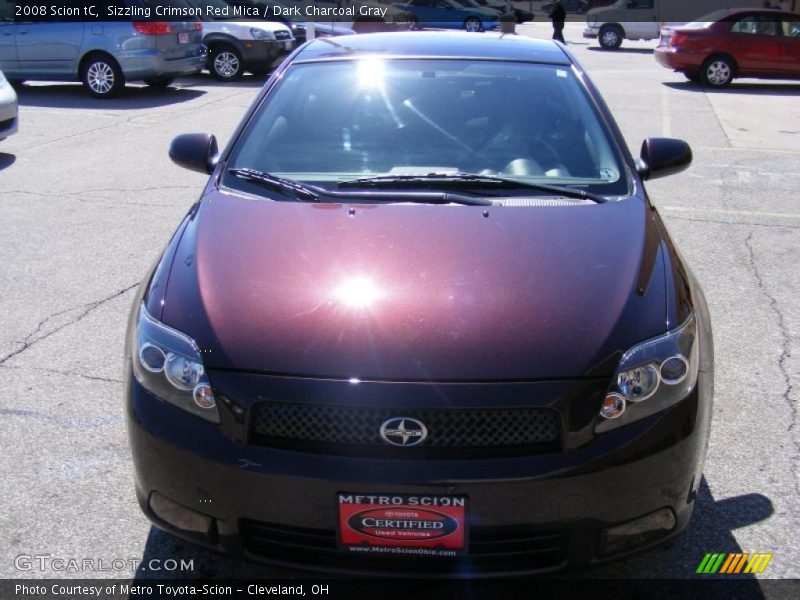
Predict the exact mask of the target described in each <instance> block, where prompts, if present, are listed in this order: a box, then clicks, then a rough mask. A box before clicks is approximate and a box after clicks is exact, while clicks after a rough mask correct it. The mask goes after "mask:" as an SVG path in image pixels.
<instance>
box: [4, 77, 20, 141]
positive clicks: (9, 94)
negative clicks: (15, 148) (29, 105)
mask: <svg viewBox="0 0 800 600" xmlns="http://www.w3.org/2000/svg"><path fill="white" fill-rule="evenodd" d="M18 126H19V115H18V109H17V93H16V92H15V91H14V88H13V87H11V84H10V83H9V82H8V80H7V79H6V78H5V76H4V75H3V72H2V71H0V140H4V139H6V138H7V137H8V136H10V135H11V134H13V133H16V132H17V127H18Z"/></svg>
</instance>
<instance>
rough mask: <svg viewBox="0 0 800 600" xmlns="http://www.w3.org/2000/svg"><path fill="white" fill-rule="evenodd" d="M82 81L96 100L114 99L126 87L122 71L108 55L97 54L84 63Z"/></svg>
mask: <svg viewBox="0 0 800 600" xmlns="http://www.w3.org/2000/svg"><path fill="white" fill-rule="evenodd" d="M81 81H83V85H84V87H85V88H86V90H87V91H88V92H89V93H90V94H91V95H92V96H94V97H95V98H113V97H114V96H117V95H118V94H119V93H120V92H121V91H122V88H124V87H125V77H124V76H123V74H122V69H120V68H119V65H118V64H117V61H115V60H114V59H113V58H111V57H110V56H108V55H107V54H95V55H92V56H90V57H89V58H87V59H86V60H85V61H84V63H83V68H82V69H81Z"/></svg>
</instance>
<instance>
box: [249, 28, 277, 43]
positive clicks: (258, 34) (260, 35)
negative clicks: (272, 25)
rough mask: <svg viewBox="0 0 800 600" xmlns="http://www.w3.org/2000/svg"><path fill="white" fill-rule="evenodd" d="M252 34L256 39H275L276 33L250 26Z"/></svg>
mask: <svg viewBox="0 0 800 600" xmlns="http://www.w3.org/2000/svg"><path fill="white" fill-rule="evenodd" d="M250 35H252V36H253V39H254V40H274V39H275V34H274V33H272V32H271V31H265V30H263V29H258V28H256V27H252V28H250Z"/></svg>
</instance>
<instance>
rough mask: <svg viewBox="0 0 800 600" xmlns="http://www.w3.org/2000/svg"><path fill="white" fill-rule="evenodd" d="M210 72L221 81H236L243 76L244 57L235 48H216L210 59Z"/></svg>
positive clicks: (223, 46)
mask: <svg viewBox="0 0 800 600" xmlns="http://www.w3.org/2000/svg"><path fill="white" fill-rule="evenodd" d="M208 70H209V71H211V76H212V77H213V78H214V79H218V80H219V81H234V80H236V79H239V77H241V76H242V70H243V69H242V57H241V55H240V54H239V52H238V50H236V48H234V47H233V46H228V45H222V46H215V47H214V49H213V50H212V51H211V56H209V57H208Z"/></svg>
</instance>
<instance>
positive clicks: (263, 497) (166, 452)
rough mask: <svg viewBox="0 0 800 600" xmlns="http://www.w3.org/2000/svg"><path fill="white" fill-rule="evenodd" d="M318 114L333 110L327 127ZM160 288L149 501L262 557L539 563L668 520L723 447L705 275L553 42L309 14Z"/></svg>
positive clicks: (151, 347)
mask: <svg viewBox="0 0 800 600" xmlns="http://www.w3.org/2000/svg"><path fill="white" fill-rule="evenodd" d="M320 123H324V124H325V127H320ZM170 154H171V157H172V159H173V160H174V161H175V162H176V163H177V164H179V165H181V166H184V167H187V168H190V169H195V170H198V171H201V172H203V173H208V174H211V178H210V179H209V181H208V183H207V185H206V187H205V190H204V191H203V192H202V194H201V196H200V198H199V200H198V202H197V203H196V204H195V205H194V206H193V207H192V208H191V210H190V211H189V213H188V214H187V215H186V217H185V218H184V219H183V221H182V222H181V224H180V225H179V227H178V229H177V231H176V233H175V235H174V236H173V237H172V240H171V241H170V242H169V243H168V244H167V247H166V250H165V251H164V253H163V255H162V256H161V258H160V259H159V260H158V261H157V262H156V264H155V265H154V267H153V270H152V271H151V272H150V273H148V275H147V276H146V278H145V280H144V283H143V285H142V286H141V287H140V289H139V292H138V294H137V297H136V300H135V302H134V305H133V310H132V312H131V316H130V322H129V330H128V338H127V345H126V358H125V371H126V373H127V377H126V387H125V389H126V398H127V416H128V426H129V432H130V441H131V447H132V454H133V458H134V463H135V469H136V494H137V497H138V500H139V503H140V505H141V507H142V510H143V511H144V512H145V513H146V515H147V516H148V517H149V518H150V519H151V520H152V521H153V522H154V523H155V524H156V525H158V526H159V527H161V528H163V529H165V530H167V531H170V532H172V533H174V534H175V535H178V536H181V537H183V538H186V539H188V540H193V541H195V542H197V543H199V544H203V545H206V546H209V547H212V548H215V549H217V550H221V551H225V552H228V553H230V554H232V555H235V556H239V557H247V558H248V559H251V560H256V561H262V562H265V563H277V564H284V565H296V566H302V567H307V568H314V569H322V570H333V571H340V572H351V573H353V572H369V573H373V574H375V573H384V574H386V573H393V574H398V575H413V574H431V573H435V574H440V575H445V576H472V575H479V574H491V573H539V572H546V571H552V570H557V569H561V568H563V567H565V566H567V565H572V566H574V565H577V566H580V565H586V564H589V563H592V562H595V561H601V560H606V559H609V558H612V557H618V556H621V555H624V554H627V553H629V552H632V551H635V550H639V549H641V548H645V547H648V546H651V545H653V544H656V543H658V542H661V541H663V540H665V539H667V538H669V537H671V536H673V535H675V534H677V533H678V532H679V531H680V530H681V529H682V528H683V527H684V526H685V525H686V524H687V522H688V521H689V517H690V515H691V513H692V509H693V507H694V504H695V498H696V494H697V490H698V486H699V485H700V481H701V476H702V472H703V459H704V455H705V449H706V444H707V441H708V433H709V423H710V419H711V405H712V395H713V347H712V337H711V329H710V322H709V316H708V311H707V308H706V302H705V300H704V297H703V293H702V290H701V288H700V286H699V285H698V283H697V281H696V280H695V278H694V276H693V275H692V273H691V271H690V270H689V268H688V266H687V265H686V264H685V263H684V262H683V261H682V259H681V257H680V254H679V252H678V250H677V249H676V248H675V245H674V243H673V241H672V240H671V238H670V236H669V234H668V232H667V230H666V227H665V226H664V223H663V222H662V220H661V218H660V217H659V214H658V212H657V211H656V210H655V209H654V207H653V206H652V205H651V204H650V201H649V200H648V197H647V194H646V192H645V189H644V186H643V182H644V181H645V180H649V179H655V178H657V177H661V176H664V175H669V174H672V173H677V172H679V171H681V170H682V169H684V168H686V167H687V166H688V165H689V163H690V161H691V151H690V149H689V147H688V146H687V145H686V144H685V143H684V142H681V141H679V140H674V139H664V138H651V139H648V140H646V141H645V142H644V144H643V146H642V152H641V156H640V157H639V158H638V159H637V160H634V159H633V157H631V155H630V153H629V152H628V151H627V150H626V145H625V142H624V140H623V138H622V136H621V134H620V132H619V130H618V129H617V126H616V125H615V123H614V120H613V118H612V116H611V114H609V112H608V109H607V108H606V107H605V104H604V103H603V102H602V100H601V99H600V97H599V95H598V92H597V90H596V88H595V87H594V86H593V85H592V83H591V82H590V80H589V79H588V77H587V76H586V74H585V73H584V72H583V71H582V69H581V67H580V66H579V65H578V64H576V63H575V61H574V59H573V57H572V56H571V55H570V54H569V53H568V52H567V51H566V50H565V49H564V48H563V47H561V46H559V45H557V44H555V43H553V42H550V41H544V40H535V39H531V38H526V37H522V36H501V35H497V34H485V35H479V36H476V35H472V34H467V33H455V32H453V33H443V32H416V33H404V34H368V35H360V36H344V37H340V38H337V39H336V43H335V44H334V43H331V42H330V40H317V41H313V42H311V43H309V44H308V45H306V46H304V47H303V48H301V49H299V50H297V51H296V52H295V54H294V55H293V56H291V57H290V58H288V59H287V61H285V62H284V63H283V65H282V66H281V67H280V69H279V70H278V72H276V73H274V74H273V75H272V77H271V78H270V79H269V80H268V82H267V84H266V85H265V87H264V89H263V90H262V91H261V92H260V95H259V97H258V98H257V100H256V101H255V102H254V104H253V106H252V107H251V108H250V109H249V111H248V112H247V114H246V115H245V116H244V119H243V121H242V123H241V125H240V127H239V128H238V130H237V131H236V132H235V133H234V135H233V136H232V139H231V142H230V143H229V145H228V147H227V148H225V149H224V150H223V151H221V152H220V151H218V149H217V143H216V140H215V138H214V137H213V136H212V135H210V134H197V133H195V134H186V135H183V136H179V137H178V138H176V139H175V140H174V142H173V144H172V147H171V149H170Z"/></svg>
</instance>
